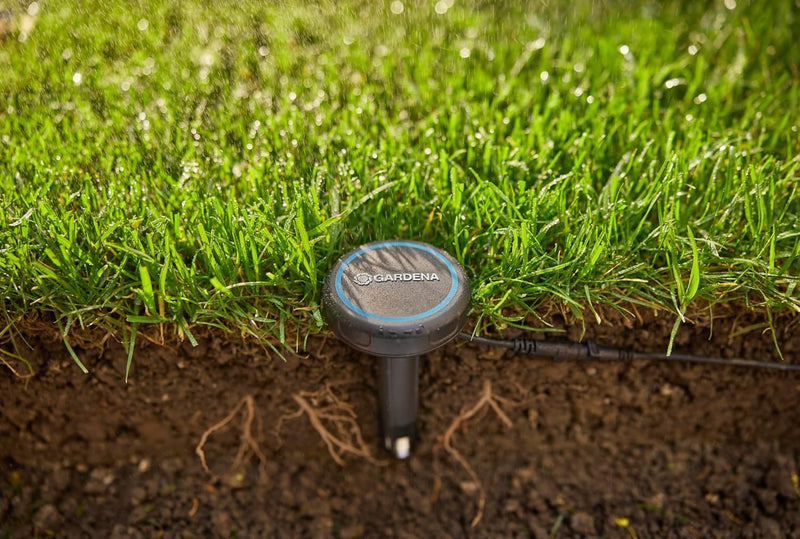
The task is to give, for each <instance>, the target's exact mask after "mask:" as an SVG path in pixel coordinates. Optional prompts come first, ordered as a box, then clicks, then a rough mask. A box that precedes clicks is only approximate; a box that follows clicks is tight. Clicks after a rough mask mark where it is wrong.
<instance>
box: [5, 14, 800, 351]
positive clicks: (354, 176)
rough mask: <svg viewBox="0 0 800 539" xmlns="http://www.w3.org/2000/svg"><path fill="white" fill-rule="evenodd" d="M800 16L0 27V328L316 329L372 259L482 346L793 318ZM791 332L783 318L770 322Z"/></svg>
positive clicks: (377, 17)
mask: <svg viewBox="0 0 800 539" xmlns="http://www.w3.org/2000/svg"><path fill="white" fill-rule="evenodd" d="M798 7H800V6H799V5H798V2H797V1H796V0H764V1H753V2H746V1H742V0H738V2H734V1H733V0H726V1H725V2H722V1H720V2H696V1H694V0H671V1H670V0H667V1H664V2H658V3H645V4H641V3H638V2H626V1H622V0H620V1H611V2H590V1H588V0H583V1H575V2H569V3H562V2H529V3H515V2H499V3H497V2H484V1H480V0H471V1H461V0H458V1H455V2H454V1H452V0H443V1H441V2H438V3H437V2H412V1H407V0H404V1H403V2H402V3H401V2H397V1H395V2H354V1H348V2H337V3H335V4H334V3H332V2H329V1H325V0H323V1H321V2H304V1H298V2H292V3H291V4H283V3H275V4H273V3H270V2H267V3H264V2H251V1H244V2H238V3H227V2H215V3H211V4H208V3H205V4H200V3H195V2H187V3H167V2H165V3H159V2H155V1H150V0H143V1H140V2H137V3H133V4H132V3H129V2H122V1H118V0H117V1H115V0H111V1H109V2H102V3H101V2H74V1H73V2H51V1H46V0H42V1H41V2H38V3H32V4H30V5H26V4H18V5H16V4H15V5H14V6H13V7H12V8H11V9H10V10H9V11H7V12H6V13H5V15H3V16H2V17H0V33H2V35H3V36H4V37H3V38H2V41H0V73H2V75H0V140H1V141H2V145H0V302H2V304H1V305H0V310H1V311H2V312H3V314H4V316H5V324H6V325H5V329H3V330H0V331H2V334H0V339H2V338H3V337H5V338H11V337H13V335H14V333H15V331H18V330H17V329H15V328H17V326H18V325H19V324H20V321H21V320H23V319H24V318H25V317H26V316H29V315H31V314H37V313H38V314H42V315H46V316H47V317H50V316H52V317H53V318H54V319H55V321H56V324H57V326H58V328H59V330H60V332H61V334H62V335H63V336H64V340H65V343H66V344H67V347H68V349H69V350H70V352H71V353H73V357H74V358H75V359H76V361H78V363H79V364H80V360H79V358H78V355H76V354H74V352H72V347H71V346H70V344H69V336H70V334H71V331H73V330H74V328H76V327H90V326H97V327H100V328H103V329H104V330H106V331H109V332H112V333H114V334H116V335H117V336H119V337H121V338H122V339H123V340H124V341H125V342H126V343H127V344H128V347H129V353H130V357H131V358H132V357H133V344H134V343H135V341H136V332H137V331H141V330H142V328H143V327H149V326H151V325H154V324H156V325H162V327H164V326H166V327H168V328H173V329H174V330H175V331H176V332H177V333H178V334H179V335H180V336H184V337H186V338H188V339H189V340H194V337H193V328H197V327H199V326H213V327H220V328H225V329H228V330H231V329H232V330H237V331H242V332H246V333H252V334H255V335H258V336H259V337H264V336H268V335H269V336H274V337H277V338H278V339H279V340H280V341H281V342H287V341H292V336H291V335H288V336H287V332H290V331H295V332H298V334H297V337H301V335H302V334H307V333H308V332H313V331H317V330H319V329H320V328H321V327H322V320H321V316H320V312H319V304H320V288H321V281H322V279H323V277H324V275H325V273H326V271H327V269H328V268H329V267H330V266H331V265H332V264H333V262H334V261H335V259H336V258H337V257H338V256H340V255H341V254H343V253H344V252H346V251H348V250H349V249H351V248H353V247H355V246H357V245H359V244H361V243H363V242H366V241H369V240H374V239H381V238H394V237H401V238H412V239H419V240H423V241H427V242H430V243H432V244H435V245H437V246H439V247H442V248H444V249H446V250H448V251H449V252H451V253H452V254H453V255H454V256H455V257H456V258H457V259H458V260H459V261H461V262H462V263H463V265H464V266H465V267H466V268H467V269H468V272H469V273H470V274H471V277H472V279H473V287H474V294H473V295H474V302H473V303H474V313H473V320H474V321H476V322H477V323H478V324H479V325H481V326H482V327H485V326H486V325H491V324H495V325H498V326H500V327H504V326H507V325H526V324H527V325H531V324H538V323H541V322H542V321H541V320H539V321H537V318H536V313H537V312H538V311H537V309H538V308H541V307H542V306H543V305H545V304H550V305H553V304H555V305H558V306H559V308H560V309H562V310H563V311H564V312H566V313H568V314H569V315H571V316H575V317H577V318H578V319H584V318H585V317H589V318H590V319H594V318H598V319H599V318H600V314H599V313H600V312H601V311H602V309H601V307H602V306H608V305H610V306H613V307H615V308H618V309H629V308H631V307H632V306H635V305H643V306H647V307H653V308H657V309H662V310H668V311H672V312H674V313H675V316H676V326H675V327H676V330H677V327H678V322H679V321H680V320H682V319H683V318H684V316H685V315H686V313H687V309H690V307H691V306H692V305H693V304H699V303H700V302H702V303H703V304H711V305H715V304H719V303H724V302H743V303H744V304H746V305H747V307H748V308H751V309H755V310H759V311H761V312H764V313H765V316H766V317H768V318H770V317H771V316H772V313H773V312H777V311H785V310H789V311H798V310H800V294H798V291H797V283H798V278H800V271H798V270H800V241H798V238H799V237H800V192H798V184H799V183H800V182H798V177H800V173H799V172H798V171H799V170H800V142H798V141H800V133H798V129H800V127H799V125H800V117H798V104H799V101H800V84H798V82H799V81H800V73H799V69H798V65H799V64H800V52H799V51H798V49H797V46H796V36H797V34H798V31H800V12H799V11H798ZM770 320H771V318H770Z"/></svg>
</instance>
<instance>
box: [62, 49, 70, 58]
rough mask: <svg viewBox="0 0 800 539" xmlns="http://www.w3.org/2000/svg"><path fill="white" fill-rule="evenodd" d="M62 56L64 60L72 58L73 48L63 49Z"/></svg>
mask: <svg viewBox="0 0 800 539" xmlns="http://www.w3.org/2000/svg"><path fill="white" fill-rule="evenodd" d="M61 57H62V58H63V59H64V60H69V59H70V58H72V49H70V48H69V47H67V48H66V49H64V50H63V51H61Z"/></svg>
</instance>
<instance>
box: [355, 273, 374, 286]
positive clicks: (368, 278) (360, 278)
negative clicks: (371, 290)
mask: <svg viewBox="0 0 800 539" xmlns="http://www.w3.org/2000/svg"><path fill="white" fill-rule="evenodd" d="M353 282H354V283H356V284H357V285H359V286H367V285H368V284H369V283H371V282H372V275H370V274H369V273H359V274H358V275H356V276H355V277H353Z"/></svg>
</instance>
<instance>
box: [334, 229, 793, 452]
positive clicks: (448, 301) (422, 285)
mask: <svg viewBox="0 0 800 539" xmlns="http://www.w3.org/2000/svg"><path fill="white" fill-rule="evenodd" d="M469 300H470V284H469V279H468V278H467V275H466V273H465V272H464V268H462V267H461V266H460V265H459V264H458V262H456V260H455V259H453V257H451V256H450V255H449V254H447V253H446V252H444V251H442V250H441V249H437V248H436V247H434V246H432V245H428V244H426V243H422V242H418V241H410V240H391V241H377V242H373V243H368V244H365V245H362V246H361V247H359V248H357V249H355V250H353V251H350V252H349V253H347V254H345V255H344V256H343V257H341V258H340V259H339V260H338V261H337V262H336V264H335V265H334V266H333V268H332V269H331V271H330V272H329V273H328V276H327V277H326V278H325V283H324V286H323V304H324V315H325V319H326V321H327V323H328V326H329V327H330V328H331V329H332V330H333V332H334V333H335V334H336V335H337V336H338V337H339V339H341V340H342V341H344V342H345V343H347V344H348V345H350V346H351V347H353V348H355V349H357V350H360V351H362V352H366V353H367V354H370V355H372V356H375V357H376V358H377V381H378V407H379V416H380V421H381V430H382V434H383V440H384V446H385V447H386V449H387V450H388V451H389V452H390V453H391V454H392V455H393V456H394V457H396V458H398V459H405V458H408V457H409V456H411V453H412V452H413V450H414V447H415V446H416V442H417V409H418V406H419V402H418V401H419V360H420V356H421V355H423V354H426V353H428V352H430V351H432V350H435V349H437V348H439V347H441V346H444V345H445V344H447V343H449V342H450V341H451V340H453V339H454V338H456V337H458V338H460V339H462V340H465V341H469V342H473V343H476V344H482V345H489V346H498V347H503V348H507V349H509V350H510V351H512V352H513V353H516V354H525V355H531V356H536V357H541V358H549V359H553V360H555V361H565V360H579V361H598V362H611V361H634V360H657V361H682V362H692V363H712V364H722V365H728V366H738V367H748V368H768V369H777V370H783V371H800V365H791V364H785V363H767V362H763V361H751V360H746V359H723V358H713V357H699V356H693V355H687V354H671V355H669V356H666V355H662V354H653V353H643V352H635V351H632V350H624V349H619V348H611V347H606V346H598V345H597V344H595V343H594V342H593V341H591V340H587V341H584V342H580V343H576V342H557V341H556V342H554V341H545V340H535V339H525V338H521V339H514V340H495V339H487V338H484V337H477V336H473V335H470V334H468V333H461V329H462V328H463V327H464V324H465V323H466V316H467V309H468V308H469Z"/></svg>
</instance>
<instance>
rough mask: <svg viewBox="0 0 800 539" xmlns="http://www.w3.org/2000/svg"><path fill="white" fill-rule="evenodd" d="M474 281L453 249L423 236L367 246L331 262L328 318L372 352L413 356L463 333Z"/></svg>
mask: <svg viewBox="0 0 800 539" xmlns="http://www.w3.org/2000/svg"><path fill="white" fill-rule="evenodd" d="M469 299H470V286H469V280H468V279H467V276H466V274H465V273H464V269H463V268H462V267H461V266H460V265H459V264H458V262H456V261H455V260H454V259H453V258H452V257H451V256H450V255H449V254H447V253H445V252H444V251H442V250H440V249H437V248H436V247H433V246H432V245H428V244H427V243H422V242H418V241H409V240H392V241H377V242H373V243H368V244H366V245H362V246H361V247H359V248H358V249H355V250H353V251H351V252H349V253H347V254H346V255H344V256H343V257H342V258H340V259H339V261H338V262H336V264H335V265H334V266H333V268H332V269H331V271H330V273H329V274H328V277H327V278H326V279H325V284H324V287H323V301H324V308H325V318H326V321H327V323H328V325H329V326H330V327H331V329H332V330H333V331H334V332H335V333H336V335H337V336H338V337H339V338H340V339H342V340H343V341H345V342H346V343H347V344H349V345H350V346H352V347H353V348H356V349H358V350H362V351H364V352H367V353H369V354H372V355H376V356H383V357H412V356H418V355H420V354H424V353H426V352H429V351H431V350H434V349H436V348H438V347H440V346H442V345H443V344H445V343H447V342H448V341H450V340H451V339H452V338H453V337H455V336H456V334H458V332H459V331H460V329H461V328H462V327H463V326H464V323H465V321H466V313H467V308H468V307H469Z"/></svg>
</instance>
